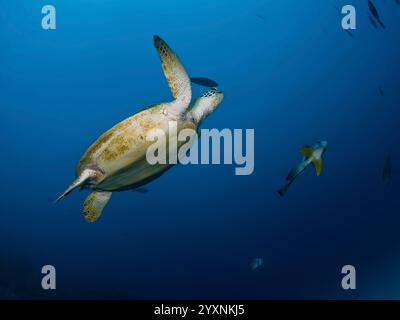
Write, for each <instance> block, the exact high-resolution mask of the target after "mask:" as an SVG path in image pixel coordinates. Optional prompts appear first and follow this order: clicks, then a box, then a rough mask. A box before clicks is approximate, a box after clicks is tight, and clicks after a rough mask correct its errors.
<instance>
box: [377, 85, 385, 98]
mask: <svg viewBox="0 0 400 320" xmlns="http://www.w3.org/2000/svg"><path fill="white" fill-rule="evenodd" d="M378 91H379V95H380V96H381V97H383V96H385V92H384V91H383V89H382V87H379V88H378Z"/></svg>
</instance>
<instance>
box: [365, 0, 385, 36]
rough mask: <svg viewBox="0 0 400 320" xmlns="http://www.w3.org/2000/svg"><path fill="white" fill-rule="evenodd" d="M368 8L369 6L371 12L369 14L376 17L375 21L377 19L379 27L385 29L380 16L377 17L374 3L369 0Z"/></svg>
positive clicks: (377, 13)
mask: <svg viewBox="0 0 400 320" xmlns="http://www.w3.org/2000/svg"><path fill="white" fill-rule="evenodd" d="M368 8H369V11H370V12H371V14H372V15H373V16H374V18H375V19H376V21H378V23H379V24H380V25H381V27H382V28H383V29H385V25H384V24H383V22H382V20H381V18H380V17H379V12H378V9H377V8H376V7H375V5H374V4H373V3H372V1H371V0H368Z"/></svg>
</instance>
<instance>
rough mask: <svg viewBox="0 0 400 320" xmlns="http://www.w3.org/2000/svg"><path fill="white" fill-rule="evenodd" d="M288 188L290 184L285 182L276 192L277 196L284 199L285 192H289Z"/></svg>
mask: <svg viewBox="0 0 400 320" xmlns="http://www.w3.org/2000/svg"><path fill="white" fill-rule="evenodd" d="M289 187H290V183H289V182H287V183H286V184H285V185H284V186H283V187H282V188H280V189H279V190H278V194H279V195H280V196H281V197H284V196H285V195H286V193H287V191H288V190H289Z"/></svg>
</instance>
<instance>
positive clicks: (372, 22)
mask: <svg viewBox="0 0 400 320" xmlns="http://www.w3.org/2000/svg"><path fill="white" fill-rule="evenodd" d="M368 18H369V21H371V24H372V25H373V26H374V28H375V29H378V25H377V24H376V22H375V20H374V19H373V18H372V17H371V14H368Z"/></svg>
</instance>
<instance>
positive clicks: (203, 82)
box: [190, 77, 218, 88]
mask: <svg viewBox="0 0 400 320" xmlns="http://www.w3.org/2000/svg"><path fill="white" fill-rule="evenodd" d="M190 81H191V82H192V83H195V84H198V85H200V86H203V87H208V88H217V87H218V83H217V82H215V81H214V80H211V79H208V78H203V77H193V78H190Z"/></svg>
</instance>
